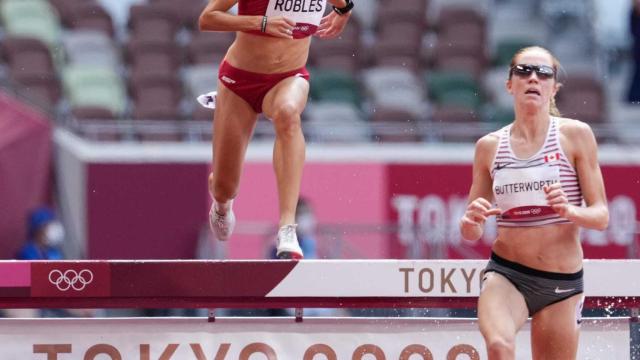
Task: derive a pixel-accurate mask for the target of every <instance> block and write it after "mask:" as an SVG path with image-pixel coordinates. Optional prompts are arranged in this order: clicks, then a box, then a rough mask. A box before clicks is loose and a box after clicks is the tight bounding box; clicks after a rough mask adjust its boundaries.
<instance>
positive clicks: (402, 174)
mask: <svg viewBox="0 0 640 360" xmlns="http://www.w3.org/2000/svg"><path fill="white" fill-rule="evenodd" d="M602 172H603V176H604V181H605V187H606V190H607V197H608V201H609V211H610V222H609V228H608V229H607V230H606V231H602V232H601V231H582V243H583V248H584V253H585V257H586V258H596V259H597V258H626V257H627V256H628V255H630V256H634V257H638V256H640V253H638V250H637V246H638V236H637V235H636V234H635V231H636V230H635V227H636V219H637V216H638V215H637V209H638V208H640V193H638V191H637V187H638V184H639V183H640V168H639V167H637V166H613V165H603V166H602ZM470 181H471V166H470V165H425V164H415V165H411V164H406V165H391V166H389V183H388V192H389V197H388V201H387V203H388V205H389V207H388V213H387V214H388V217H387V220H388V221H390V222H392V223H397V224H399V227H398V232H397V234H392V235H390V236H389V244H390V248H389V256H390V257H392V258H403V257H406V256H407V254H412V255H413V256H414V257H419V258H432V257H434V258H440V257H446V258H469V257H471V258H477V257H481V258H486V257H487V256H488V255H489V254H490V245H491V242H492V241H493V239H494V238H495V222H488V223H487V225H488V228H487V230H486V231H485V236H484V237H483V239H481V240H480V241H478V242H477V243H474V244H470V243H468V242H464V241H461V240H460V234H459V231H458V220H459V219H460V217H461V216H462V214H463V213H464V211H465V208H466V202H467V192H468V191H469V187H470V185H471V183H470ZM412 246H413V248H412Z"/></svg>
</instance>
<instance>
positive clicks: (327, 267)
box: [267, 260, 640, 297]
mask: <svg viewBox="0 0 640 360" xmlns="http://www.w3.org/2000/svg"><path fill="white" fill-rule="evenodd" d="M486 265H487V260H375V261H371V260H349V261H344V260H305V261H301V262H299V263H298V264H297V265H296V266H295V268H294V269H293V270H292V271H291V272H290V273H289V274H288V275H287V276H286V277H285V278H284V279H283V280H282V281H281V282H280V283H279V284H278V285H277V286H276V287H275V288H274V289H273V290H271V292H269V294H267V297H286V296H296V297H323V296H335V297H385V296H393V297H395V296H397V297H415V296H418V297H419V296H430V297H475V296H478V295H479V294H480V280H481V276H482V275H481V274H482V271H483V270H484V268H485V267H486ZM639 272H640V261H637V260H585V261H584V283H585V286H584V289H585V295H586V296H617V297H623V296H640V277H638V276H637V274H638V273H639ZM310 283H313V284H314V285H313V286H305V284H310Z"/></svg>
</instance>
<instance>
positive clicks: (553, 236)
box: [460, 47, 609, 360]
mask: <svg viewBox="0 0 640 360" xmlns="http://www.w3.org/2000/svg"><path fill="white" fill-rule="evenodd" d="M559 67H560V64H559V63H558V61H557V59H556V58H555V57H554V56H553V55H552V54H551V53H550V52H549V51H548V50H546V49H543V48H540V47H530V48H525V49H522V50H520V51H518V52H517V53H516V54H515V55H514V57H513V59H512V61H511V66H510V68H509V79H508V80H507V83H506V85H507V90H508V91H509V92H510V93H511V94H512V95H513V98H514V110H515V111H514V112H515V120H514V122H513V123H512V124H511V125H508V126H506V127H504V128H503V129H500V130H498V131H496V132H493V133H490V134H488V135H486V136H484V137H482V138H481V139H480V140H478V142H477V143H476V150H475V158H474V162H473V182H472V185H471V189H470V191H469V205H468V207H467V210H466V212H465V214H464V216H463V217H462V219H461V220H460V231H461V234H462V236H463V237H464V238H465V239H467V240H472V241H475V240H477V239H479V238H480V237H481V236H482V234H483V225H484V222H485V221H486V219H487V217H489V216H493V215H496V216H498V219H497V221H498V237H497V239H496V240H495V242H494V244H493V247H492V255H491V260H490V261H489V264H488V265H487V268H486V270H485V275H484V279H483V285H482V290H481V293H480V298H479V301H478V320H479V324H480V331H481V332H482V335H483V336H484V339H485V343H486V346H487V352H488V358H489V359H490V360H495V359H515V337H516V333H517V332H518V330H519V329H520V328H521V327H522V325H523V324H524V323H525V322H526V320H527V318H528V317H529V316H531V319H532V322H531V349H532V358H533V359H563V360H565V359H575V357H576V353H577V348H578V336H579V323H580V316H581V309H582V301H583V297H582V292H583V282H582V278H583V276H582V248H581V245H580V240H579V228H581V227H583V228H589V229H598V230H603V229H605V228H606V227H607V224H608V221H609V213H608V210H607V203H606V196H605V191H604V185H603V180H602V174H601V172H600V167H599V165H598V154H597V144H596V141H595V137H594V135H593V132H592V131H591V128H590V127H589V126H588V125H587V124H585V123H583V122H580V121H578V120H572V119H566V118H561V117H559V113H558V111H557V109H556V108H555V101H554V97H555V95H556V92H557V91H558V90H559V88H560V83H559V82H558V80H557V72H558V68H559ZM494 203H495V206H494Z"/></svg>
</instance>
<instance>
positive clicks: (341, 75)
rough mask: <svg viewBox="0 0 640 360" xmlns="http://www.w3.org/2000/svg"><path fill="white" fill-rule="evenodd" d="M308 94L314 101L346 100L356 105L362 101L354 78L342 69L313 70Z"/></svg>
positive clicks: (358, 105)
mask: <svg viewBox="0 0 640 360" xmlns="http://www.w3.org/2000/svg"><path fill="white" fill-rule="evenodd" d="M310 95H311V98H312V99H313V100H315V101H330V102H347V103H350V104H353V105H355V106H356V107H360V103H361V101H362V98H361V95H360V89H359V87H358V83H357V81H356V79H355V78H354V77H353V76H352V75H351V74H349V73H348V72H343V71H334V70H317V71H313V72H312V74H311V89H310Z"/></svg>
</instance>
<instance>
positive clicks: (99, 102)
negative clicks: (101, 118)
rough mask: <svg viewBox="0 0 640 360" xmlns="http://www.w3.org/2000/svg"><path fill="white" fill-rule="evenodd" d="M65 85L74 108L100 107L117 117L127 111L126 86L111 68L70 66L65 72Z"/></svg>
mask: <svg viewBox="0 0 640 360" xmlns="http://www.w3.org/2000/svg"><path fill="white" fill-rule="evenodd" d="M63 84H64V89H65V93H66V94H67V97H68V98H69V101H70V102H71V105H72V106H74V107H79V106H100V107H104V108H107V109H109V110H111V112H112V113H114V114H117V115H121V114H122V113H123V112H124V110H125V106H126V91H125V87H124V84H123V82H122V79H121V78H120V77H119V76H118V74H117V73H116V72H115V71H114V70H113V69H112V68H110V67H97V66H83V65H71V66H68V67H67V68H65V69H64V71H63Z"/></svg>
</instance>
